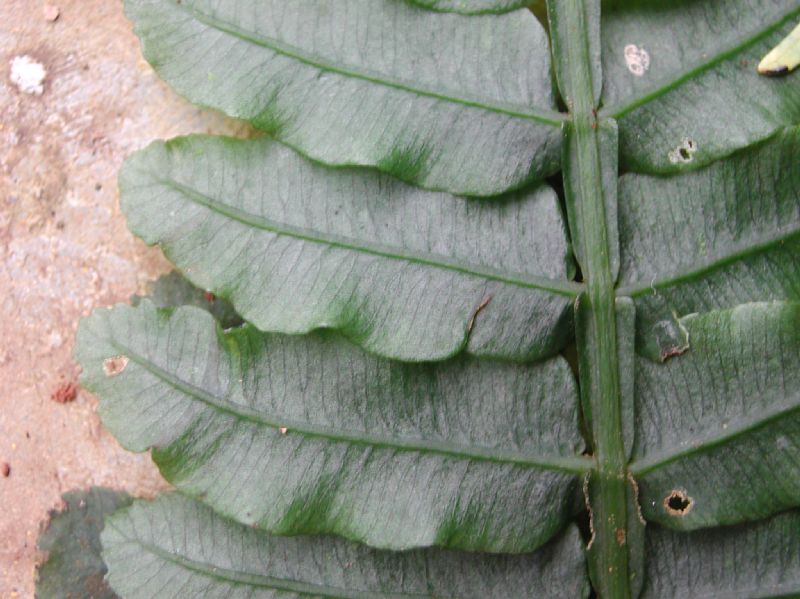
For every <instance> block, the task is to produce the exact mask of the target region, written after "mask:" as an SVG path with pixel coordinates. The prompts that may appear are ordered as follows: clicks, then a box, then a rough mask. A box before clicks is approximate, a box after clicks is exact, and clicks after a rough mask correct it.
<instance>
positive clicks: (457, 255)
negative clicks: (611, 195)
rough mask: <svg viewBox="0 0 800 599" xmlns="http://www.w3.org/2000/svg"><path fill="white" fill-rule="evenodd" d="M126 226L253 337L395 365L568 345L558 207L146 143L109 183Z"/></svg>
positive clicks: (201, 147)
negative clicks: (312, 339)
mask: <svg viewBox="0 0 800 599" xmlns="http://www.w3.org/2000/svg"><path fill="white" fill-rule="evenodd" d="M120 188H121V191H122V208H123V211H124V212H125V213H126V215H127V217H128V223H129V226H130V227H131V229H132V230H133V231H134V232H135V233H136V234H137V235H139V236H140V237H142V238H143V239H144V240H145V241H146V242H148V243H150V244H152V243H159V244H161V247H162V248H163V250H164V252H165V253H166V255H167V256H168V257H169V258H170V260H172V261H173V262H174V263H175V264H176V265H177V266H178V267H179V268H180V269H181V270H182V271H183V272H184V273H185V274H186V276H187V277H188V278H189V280H191V281H192V282H193V283H194V284H196V285H198V286H200V287H202V288H204V289H210V290H212V291H213V292H214V293H215V294H216V295H218V296H220V297H222V298H227V299H230V300H231V302H232V303H233V305H234V306H235V308H236V310H237V312H239V313H240V314H241V315H242V316H243V317H244V318H245V319H246V320H248V321H249V322H252V323H253V324H255V325H256V326H257V327H259V328H260V329H262V330H265V331H277V332H283V333H293V334H296V333H306V332H308V331H311V330H313V329H317V328H321V327H327V328H334V329H338V330H340V331H342V332H343V333H344V334H345V335H346V336H347V337H348V338H349V339H351V340H352V341H353V342H355V343H357V344H359V345H361V346H363V347H365V348H366V349H367V350H369V351H371V352H375V353H377V354H380V355H383V356H388V357H391V358H396V359H402V360H440V359H443V358H447V357H449V356H452V355H454V354H456V353H458V352H460V351H462V350H463V349H467V351H469V353H472V354H477V355H482V356H491V357H502V358H510V359H514V360H535V359H540V358H542V357H545V356H548V355H553V354H554V353H555V352H557V351H558V350H559V349H560V348H561V347H563V345H564V343H565V340H566V339H567V337H568V335H569V321H570V319H571V308H572V302H573V298H574V294H575V290H576V289H579V286H578V285H576V284H574V283H571V282H569V281H568V280H567V278H568V276H569V275H570V274H571V273H570V270H571V268H570V261H569V260H570V258H569V246H568V243H567V240H566V233H565V226H564V224H563V221H562V218H561V213H560V209H559V206H558V198H557V197H556V194H555V193H554V192H553V190H552V189H550V188H549V187H546V186H542V187H538V188H536V189H533V190H531V191H528V192H521V193H517V194H513V195H512V196H509V197H506V198H504V199H497V200H493V201H492V202H486V201H481V200H475V199H465V198H459V197H455V196H450V195H447V194H443V193H435V192H425V191H420V190H418V189H415V188H412V187H409V186H407V185H406V184H404V183H401V182H399V181H397V180H396V179H393V178H391V177H389V176H387V175H381V174H379V173H376V172H374V171H368V170H329V169H326V168H323V167H321V166H319V165H315V164H313V163H311V162H309V161H307V160H305V159H303V158H301V157H300V156H298V155H297V154H295V153H294V152H292V151H291V150H289V149H287V148H285V147H283V146H281V145H280V144H277V143H275V142H273V141H270V140H266V139H261V140H255V141H237V140H230V139H228V140H226V139H213V138H207V137H190V138H182V139H178V140H174V141H172V142H169V143H168V144H163V143H156V144H154V145H152V146H150V147H149V148H148V149H147V150H145V151H143V152H141V153H139V154H137V155H135V156H134V157H133V158H131V159H129V160H128V162H127V163H126V165H125V167H124V169H123V171H122V173H121V174H120Z"/></svg>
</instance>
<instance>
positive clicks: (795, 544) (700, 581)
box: [641, 511, 800, 599]
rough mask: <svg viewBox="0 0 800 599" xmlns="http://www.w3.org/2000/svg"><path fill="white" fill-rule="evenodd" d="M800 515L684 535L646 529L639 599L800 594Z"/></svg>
mask: <svg viewBox="0 0 800 599" xmlns="http://www.w3.org/2000/svg"><path fill="white" fill-rule="evenodd" d="M798 531H800V513H798V512H796V511H795V512H788V513H785V514H781V515H779V516H775V517H774V518H771V519H770V520H766V521H763V522H759V523H756V524H749V525H745V526H735V527H726V528H718V529H714V530H702V531H697V532H693V533H682V532H675V531H671V530H666V529H663V528H659V527H648V529H647V546H646V552H647V558H648V559H647V576H646V582H645V588H644V592H643V593H642V595H641V599H675V598H676V597H691V598H692V599H778V598H785V599H789V598H791V597H798V596H800V534H798Z"/></svg>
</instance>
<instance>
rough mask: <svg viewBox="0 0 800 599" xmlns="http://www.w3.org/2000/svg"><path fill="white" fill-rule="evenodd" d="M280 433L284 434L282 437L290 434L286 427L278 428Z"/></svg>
mask: <svg viewBox="0 0 800 599" xmlns="http://www.w3.org/2000/svg"><path fill="white" fill-rule="evenodd" d="M278 432H279V433H280V434H282V435H285V434H286V433H288V432H289V429H288V428H286V427H285V426H280V427H278Z"/></svg>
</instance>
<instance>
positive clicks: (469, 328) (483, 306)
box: [467, 295, 492, 333]
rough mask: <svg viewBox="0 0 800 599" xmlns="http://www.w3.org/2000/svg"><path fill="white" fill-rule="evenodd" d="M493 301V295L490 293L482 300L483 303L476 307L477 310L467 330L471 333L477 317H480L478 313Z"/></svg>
mask: <svg viewBox="0 0 800 599" xmlns="http://www.w3.org/2000/svg"><path fill="white" fill-rule="evenodd" d="M490 301H492V296H491V295H489V296H487V297H485V298H483V299H482V300H481V303H480V304H478V307H477V308H475V312H473V313H472V318H470V319H469V323H468V324H467V332H469V333H471V332H472V328H473V327H474V326H475V319H476V318H478V314H480V313H481V310H483V309H484V308H485V307H486V306H488V305H489V302H490Z"/></svg>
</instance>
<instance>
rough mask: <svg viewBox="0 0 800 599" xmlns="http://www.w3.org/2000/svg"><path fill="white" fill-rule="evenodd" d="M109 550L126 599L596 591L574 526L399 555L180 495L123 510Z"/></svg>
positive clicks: (499, 598)
mask: <svg viewBox="0 0 800 599" xmlns="http://www.w3.org/2000/svg"><path fill="white" fill-rule="evenodd" d="M103 547H104V548H105V549H104V552H103V556H104V557H105V559H106V561H107V562H108V564H109V570H110V572H109V580H110V581H111V584H112V585H113V586H114V588H115V589H117V590H118V591H119V592H120V593H121V594H122V595H124V596H125V597H126V598H127V599H154V598H159V599H161V598H168V597H204V598H206V599H214V598H220V599H223V598H224V599H239V598H248V599H267V598H273V597H280V598H282V599H291V598H300V597H320V598H323V597H326V598H331V599H339V598H341V599H403V598H409V599H411V598H414V599H422V598H431V599H433V598H439V599H486V598H487V597H491V598H492V599H520V598H523V597H531V598H533V597H542V598H544V597H546V598H547V599H583V598H584V597H586V594H587V591H588V589H587V587H588V585H587V581H586V573H585V565H584V560H583V552H582V549H581V543H580V536H579V535H578V532H577V530H576V529H575V528H573V527H570V528H569V530H568V531H566V532H565V533H564V534H562V535H560V536H559V538H558V539H556V540H554V541H553V542H552V543H550V544H548V545H547V546H546V547H544V548H542V549H541V550H539V551H538V552H536V553H534V554H527V555H519V556H490V555H480V554H469V553H457V552H454V551H443V550H437V549H428V550H423V551H411V552H405V553H393V552H387V551H377V550H374V549H369V548H367V547H364V546H362V545H356V544H354V543H350V542H347V541H342V540H339V539H334V538H330V537H295V538H281V537H273V536H269V535H267V534H265V533H263V532H260V531H256V530H253V529H251V528H247V527H244V526H242V525H240V524H236V523H234V522H232V521H230V520H227V519H224V518H222V517H221V516H219V515H217V514H215V513H214V512H212V511H211V510H209V509H208V508H207V507H205V506H203V505H202V504H199V503H196V502H193V501H191V500H190V499H188V498H185V497H182V496H180V495H178V494H171V495H163V496H161V497H160V498H158V499H157V500H156V501H154V502H152V503H149V502H144V501H137V502H136V503H134V505H133V506H132V507H131V508H130V509H127V510H123V511H120V512H118V513H117V514H115V515H114V516H113V517H112V518H111V519H110V521H109V523H108V526H107V528H106V531H105V532H104V534H103Z"/></svg>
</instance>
